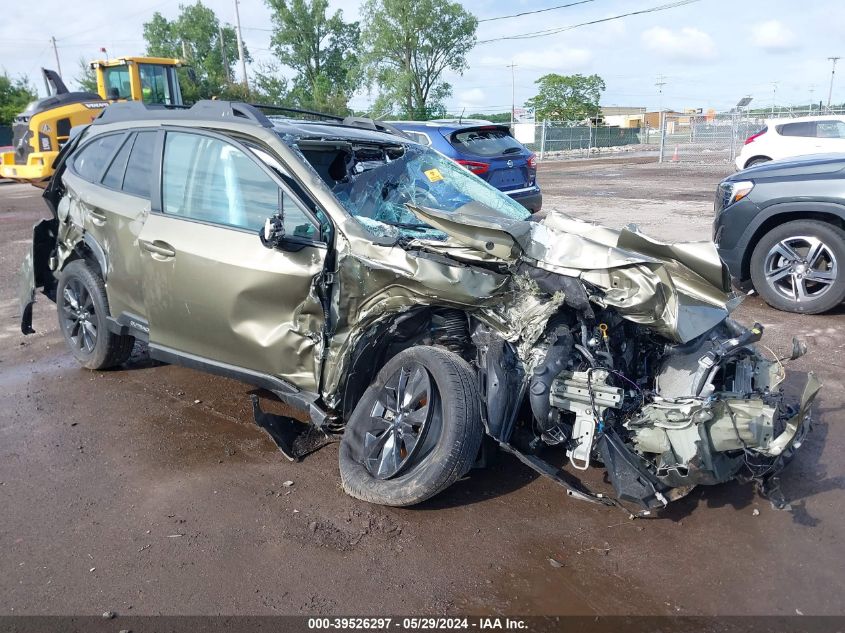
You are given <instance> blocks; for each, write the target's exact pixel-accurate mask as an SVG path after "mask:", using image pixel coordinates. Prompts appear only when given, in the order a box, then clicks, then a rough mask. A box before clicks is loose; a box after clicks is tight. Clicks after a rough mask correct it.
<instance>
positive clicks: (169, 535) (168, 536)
mask: <svg viewBox="0 0 845 633" xmlns="http://www.w3.org/2000/svg"><path fill="white" fill-rule="evenodd" d="M182 536H185V535H184V534H168V535H167V538H180V537H182Z"/></svg>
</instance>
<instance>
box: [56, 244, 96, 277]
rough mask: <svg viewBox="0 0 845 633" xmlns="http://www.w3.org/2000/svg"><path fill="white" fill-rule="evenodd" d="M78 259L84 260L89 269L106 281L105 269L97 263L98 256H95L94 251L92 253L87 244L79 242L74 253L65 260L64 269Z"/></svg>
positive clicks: (74, 248)
mask: <svg viewBox="0 0 845 633" xmlns="http://www.w3.org/2000/svg"><path fill="white" fill-rule="evenodd" d="M78 259H81V260H84V261H85V264H86V265H87V266H88V268H90V269H91V270H92V271H93V272H95V273H97V275H99V276H100V279H105V275H104V274H103V269H102V268H101V267H100V262H99V261H97V256H96V255H94V251H92V250H91V247H89V246H88V245H87V244H86V243H85V242H79V243H78V244H77V245H76V246H74V247H73V252H72V253H71V254H70V256H69V257H68V258H67V259H66V260H65V262H64V264H63V265H62V269H64V268H66V267H67V265H68V264H69V263H71V262H73V261H76V260H78Z"/></svg>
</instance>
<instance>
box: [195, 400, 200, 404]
mask: <svg viewBox="0 0 845 633" xmlns="http://www.w3.org/2000/svg"><path fill="white" fill-rule="evenodd" d="M200 402H202V400H194V404H199V403H200Z"/></svg>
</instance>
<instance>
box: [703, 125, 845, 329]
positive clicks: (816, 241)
mask: <svg viewBox="0 0 845 633" xmlns="http://www.w3.org/2000/svg"><path fill="white" fill-rule="evenodd" d="M736 165H737V167H738V168H739V169H740V170H741V171H739V172H737V173H735V174H733V175H731V176H730V177H728V178H726V179H724V180H723V181H722V182H721V183H720V184H719V186H718V188H717V191H716V200H715V220H714V225H713V240H714V242H715V243H716V246H717V248H718V250H719V255H720V256H721V257H722V259H723V260H724V262H725V263H726V264H727V266H728V267H729V269H730V272H731V276H732V278H733V280H734V283H735V285H736V286H737V287H739V288H740V289H743V290H750V289H752V288H753V289H754V290H755V291H756V292H757V293H759V295H760V296H761V297H762V298H763V299H764V300H765V301H766V302H767V303H768V304H769V305H771V306H772V307H774V308H777V309H779V310H786V311H789V312H801V313H806V314H818V313H821V312H826V311H828V310H830V309H832V308H834V307H836V306H838V305H839V304H840V303H842V301H843V300H844V299H845V275H843V266H845V117H803V118H798V119H780V120H778V119H774V120H771V121H767V122H766V126H765V127H764V128H763V129H762V130H760V131H759V132H757V133H756V134H754V135H752V136H750V137H749V138H748V139H747V140H746V142H745V146H744V148H743V150H742V152H741V153H740V156H739V157H738V158H737V160H736Z"/></svg>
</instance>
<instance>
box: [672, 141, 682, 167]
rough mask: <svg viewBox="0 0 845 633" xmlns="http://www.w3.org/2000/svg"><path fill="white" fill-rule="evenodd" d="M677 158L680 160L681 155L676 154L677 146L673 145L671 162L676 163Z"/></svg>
mask: <svg viewBox="0 0 845 633" xmlns="http://www.w3.org/2000/svg"><path fill="white" fill-rule="evenodd" d="M679 160H681V157H680V156H678V146H677V145H675V153H674V154H672V162H673V163H677V162H678V161H679Z"/></svg>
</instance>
